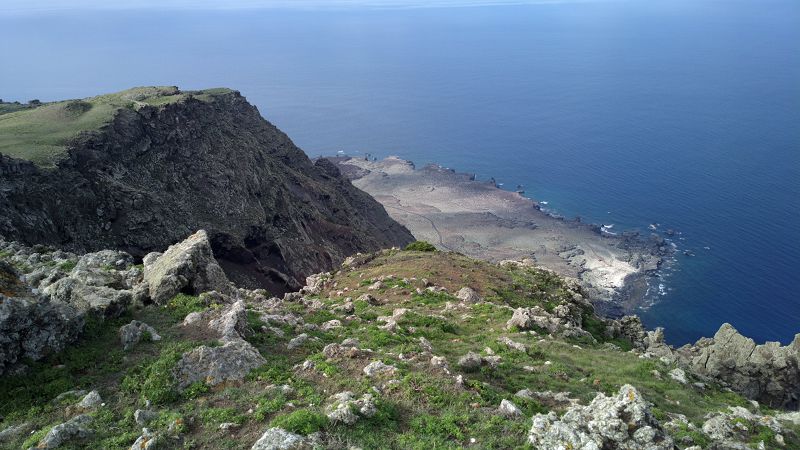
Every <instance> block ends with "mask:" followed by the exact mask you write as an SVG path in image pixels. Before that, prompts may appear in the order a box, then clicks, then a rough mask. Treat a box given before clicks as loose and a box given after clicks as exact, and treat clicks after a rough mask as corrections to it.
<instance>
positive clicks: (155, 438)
mask: <svg viewBox="0 0 800 450" xmlns="http://www.w3.org/2000/svg"><path fill="white" fill-rule="evenodd" d="M163 444H164V439H163V438H162V437H161V435H160V434H157V433H154V432H152V431H150V430H149V429H147V428H142V435H141V436H139V438H137V439H136V442H134V443H133V445H131V450H158V449H160V448H165V447H164V445H163Z"/></svg>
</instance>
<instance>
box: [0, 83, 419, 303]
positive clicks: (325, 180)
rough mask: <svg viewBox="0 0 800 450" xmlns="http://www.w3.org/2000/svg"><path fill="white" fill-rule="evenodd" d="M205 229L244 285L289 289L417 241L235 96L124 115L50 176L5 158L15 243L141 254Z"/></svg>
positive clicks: (3, 222) (4, 230)
mask: <svg viewBox="0 0 800 450" xmlns="http://www.w3.org/2000/svg"><path fill="white" fill-rule="evenodd" d="M198 229H205V230H207V231H208V235H209V238H210V240H211V243H212V247H213V250H214V253H215V255H216V256H217V258H218V259H219V261H220V263H221V265H222V266H223V268H224V269H225V271H226V272H227V274H228V276H229V277H230V278H231V279H232V280H233V281H235V282H237V283H239V284H243V285H246V286H259V287H268V288H271V289H273V290H278V291H279V290H287V289H290V288H299V287H300V286H301V285H302V283H301V282H299V280H303V279H304V278H305V277H306V276H307V275H310V274H312V273H316V272H320V271H322V270H326V269H330V268H331V267H333V266H334V265H336V264H338V263H340V262H341V261H342V260H343V259H344V258H345V257H346V256H348V255H351V254H354V253H356V252H367V251H373V250H377V249H379V248H385V247H391V246H395V245H403V244H406V243H408V242H410V241H411V240H412V239H413V238H412V236H411V234H410V233H409V232H408V230H406V229H405V228H404V227H403V226H401V225H399V224H398V223H396V222H395V221H393V220H392V219H390V218H389V216H388V215H387V214H386V211H385V210H384V209H383V207H382V206H381V205H380V204H379V203H377V202H376V201H375V200H373V199H372V198H371V197H370V196H369V195H367V194H365V193H364V192H362V191H360V190H358V189H356V188H354V187H353V186H352V185H351V184H350V182H349V181H348V180H346V179H345V178H343V177H342V176H341V175H340V173H339V170H338V169H337V168H336V167H335V166H334V165H333V164H330V163H328V162H327V161H318V162H317V163H316V164H315V163H312V162H311V161H310V160H309V159H308V157H307V156H306V155H305V154H304V153H303V152H302V151H301V150H300V149H299V148H297V147H296V146H295V145H294V144H293V143H292V141H291V140H290V139H289V138H288V137H287V136H286V135H285V134H284V133H283V132H281V131H280V130H278V129H277V128H276V127H275V126H273V125H272V124H271V123H269V122H267V121H266V120H264V119H263V118H262V117H261V115H260V114H259V112H258V110H257V109H256V108H255V107H254V106H252V105H250V104H249V103H248V102H247V101H246V100H245V99H244V97H242V96H241V95H240V94H239V93H238V92H232V93H223V94H213V95H211V97H210V99H206V100H199V99H196V98H191V97H190V98H188V99H186V100H182V101H180V102H178V103H172V104H167V105H162V106H147V105H141V104H140V107H138V108H137V109H134V108H131V109H120V110H119V111H118V112H117V113H116V115H115V117H114V119H113V121H112V122H111V123H110V124H109V125H107V126H105V127H103V128H102V129H101V130H100V131H98V132H94V133H89V134H85V135H83V136H81V137H80V138H78V139H76V140H75V141H73V142H72V143H71V144H70V145H69V149H68V156H67V157H66V158H65V159H64V160H63V161H61V162H60V163H59V164H58V166H57V168H55V169H52V170H48V169H40V168H38V167H37V166H35V165H33V164H31V163H29V162H25V161H20V160H16V159H12V158H9V157H5V156H3V155H0V235H3V236H5V237H6V238H9V239H14V240H18V241H22V242H25V243H28V244H33V243H44V244H52V245H57V246H60V247H62V248H65V249H68V250H73V251H79V252H84V251H94V250H99V249H103V248H114V249H119V250H124V251H127V252H129V253H130V254H132V255H134V256H135V257H137V258H141V257H143V256H144V255H145V254H147V253H149V252H151V251H164V249H166V248H167V246H168V245H170V244H172V243H174V242H179V241H181V240H182V239H184V238H185V237H186V236H188V235H190V234H191V233H193V232H194V231H196V230H198Z"/></svg>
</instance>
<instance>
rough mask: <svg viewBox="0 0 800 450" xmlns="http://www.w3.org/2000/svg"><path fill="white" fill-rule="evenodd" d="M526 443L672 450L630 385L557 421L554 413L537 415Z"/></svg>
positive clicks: (547, 446)
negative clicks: (612, 395) (614, 394)
mask: <svg viewBox="0 0 800 450" xmlns="http://www.w3.org/2000/svg"><path fill="white" fill-rule="evenodd" d="M528 441H529V442H530V443H531V444H532V445H533V446H534V447H535V448H542V449H554V450H555V449H567V448H574V449H587V450H588V449H601V448H609V449H610V448H619V449H622V448H624V449H628V450H673V448H674V443H673V441H672V439H671V438H670V437H669V436H667V434H666V433H664V430H663V429H662V428H661V426H660V425H659V423H658V421H657V420H656V419H655V418H654V417H653V415H652V413H651V412H650V405H649V404H648V403H647V402H646V401H645V400H644V399H643V398H642V396H641V395H640V394H639V392H638V391H637V390H636V389H635V388H634V387H633V386H630V385H625V386H622V388H621V389H620V391H619V393H618V394H617V395H616V396H614V397H606V396H605V395H604V394H598V395H597V397H595V399H594V400H592V402H591V403H590V404H589V405H588V406H580V405H575V406H573V407H571V408H569V409H568V410H567V412H566V413H565V414H564V415H563V416H562V417H561V418H558V416H556V414H555V413H553V412H550V413H549V414H547V415H545V414H537V415H535V416H534V417H533V426H532V427H531V430H530V433H529V434H528Z"/></svg>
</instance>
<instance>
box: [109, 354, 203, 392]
mask: <svg viewBox="0 0 800 450" xmlns="http://www.w3.org/2000/svg"><path fill="white" fill-rule="evenodd" d="M188 348H189V346H188V345H186V344H183V345H171V346H169V347H167V348H165V349H164V350H162V351H161V355H159V357H158V358H157V359H155V360H153V361H152V362H150V363H149V364H144V365H141V366H139V367H136V368H134V369H133V370H131V371H130V372H129V373H128V375H127V376H125V378H123V379H122V390H123V391H125V392H129V393H132V394H138V395H139V396H140V398H141V399H142V400H150V401H152V402H153V403H155V404H157V405H160V404H166V403H170V402H174V401H176V400H178V398H179V393H178V391H177V389H176V383H175V377H174V376H173V373H172V370H173V369H174V367H175V364H176V363H177V362H178V361H179V360H180V359H181V356H182V355H183V352H184V351H186V350H188ZM192 392H193V393H194V394H199V393H200V392H199V388H197V387H195V388H194V389H193V390H192Z"/></svg>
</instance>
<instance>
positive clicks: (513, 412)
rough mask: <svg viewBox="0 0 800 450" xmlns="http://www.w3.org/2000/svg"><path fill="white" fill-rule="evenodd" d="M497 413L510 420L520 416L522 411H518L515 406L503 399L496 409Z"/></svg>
mask: <svg viewBox="0 0 800 450" xmlns="http://www.w3.org/2000/svg"><path fill="white" fill-rule="evenodd" d="M497 411H498V412H499V413H500V414H502V415H504V416H506V417H510V418H514V417H521V416H522V410H521V409H519V408H518V407H517V405H515V404H514V403H512V402H511V401H510V400H506V399H503V401H501V402H500V407H499V408H497Z"/></svg>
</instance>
